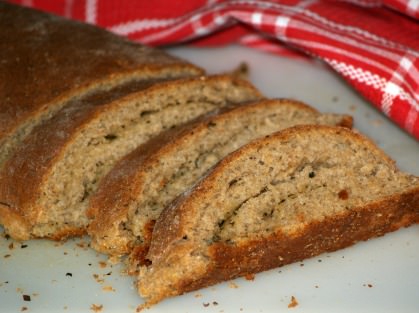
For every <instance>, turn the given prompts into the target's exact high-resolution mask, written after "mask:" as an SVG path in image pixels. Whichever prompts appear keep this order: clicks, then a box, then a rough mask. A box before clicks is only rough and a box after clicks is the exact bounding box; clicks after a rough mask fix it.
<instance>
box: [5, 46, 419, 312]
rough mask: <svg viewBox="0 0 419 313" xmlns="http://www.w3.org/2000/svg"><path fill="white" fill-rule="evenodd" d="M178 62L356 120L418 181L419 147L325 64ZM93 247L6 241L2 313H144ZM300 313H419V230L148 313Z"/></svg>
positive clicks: (220, 54)
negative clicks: (239, 70) (238, 71)
mask: <svg viewBox="0 0 419 313" xmlns="http://www.w3.org/2000/svg"><path fill="white" fill-rule="evenodd" d="M172 52H173V53H175V54H177V55H180V56H183V57H185V58H187V59H188V60H190V61H192V62H194V63H196V64H198V65H201V66H203V67H205V68H207V69H208V71H209V72H210V73H217V72H222V71H226V70H230V69H233V68H234V67H236V65H238V63H239V62H240V61H245V62H246V63H248V65H249V66H250V70H251V75H250V79H251V81H252V82H253V83H254V84H255V85H256V86H257V87H258V88H259V89H260V90H261V91H262V92H263V93H265V94H266V95H267V96H270V97H292V98H295V99H299V100H302V101H305V102H307V103H309V104H311V105H313V106H314V107H316V108H317V109H319V110H320V111H328V112H340V113H349V114H351V115H353V116H354V118H355V127H356V128H358V129H359V130H361V131H362V132H364V133H366V134H368V135H369V136H370V137H371V138H373V139H374V140H375V141H376V142H377V143H378V145H379V146H381V147H382V148H383V149H384V150H385V151H386V152H387V153H388V154H389V155H390V156H391V157H393V158H394V159H395V160H396V161H397V163H398V165H399V167H400V168H401V169H403V170H405V171H409V172H411V173H413V174H416V175H419V143H418V142H417V141H415V140H414V139H413V138H411V137H409V136H408V135H407V134H406V133H404V132H403V131H402V130H400V129H399V128H398V127H397V126H395V125H393V124H392V123H390V122H389V121H388V120H387V119H386V118H385V117H384V116H383V115H382V114H381V113H380V112H378V111H377V110H375V109H374V108H373V107H372V106H371V105H369V104H368V103H366V102H365V101H363V99H361V98H360V97H359V96H358V95H357V94H356V93H355V92H354V91H352V90H351V89H350V88H349V87H348V86H347V85H346V83H345V82H344V81H342V80H341V79H340V78H339V77H338V76H336V75H335V74H334V73H333V72H331V71H330V70H329V69H327V68H325V67H324V66H323V65H322V64H320V63H318V62H313V61H308V60H291V59H287V58H280V57H276V56H272V55H269V54H264V53H261V52H257V51H253V50H249V49H245V48H239V47H228V48H223V49H188V48H181V49H174V50H172ZM87 242H88V239H87V238H85V239H83V240H75V241H69V242H67V243H65V244H57V243H54V242H49V241H44V240H38V241H29V242H26V243H24V244H26V245H27V247H26V248H21V243H16V242H13V241H12V240H10V239H9V240H6V239H5V238H3V237H2V238H0V312H1V313H3V312H21V311H22V310H23V309H24V307H26V308H27V311H25V312H37V313H38V312H71V313H73V312H77V313H83V312H94V311H93V310H92V305H93V304H95V305H102V306H103V307H102V310H101V311H99V312H105V313H106V312H135V311H136V308H137V306H138V305H140V304H141V303H142V300H141V298H140V297H139V296H138V295H137V294H136V291H135V289H134V287H133V280H132V279H131V278H130V277H127V276H123V275H121V273H120V271H121V267H120V266H111V265H109V264H107V265H106V267H103V266H101V264H100V263H99V262H101V261H105V260H106V257H105V256H103V255H98V254H96V253H95V252H94V251H92V250H91V249H88V248H87V247H86V246H87ZM11 243H13V246H14V248H13V249H11V247H9V246H10V244H11ZM83 243H84V247H83ZM102 265H103V264H102ZM67 273H71V274H72V276H66V274H67ZM95 274H97V276H96V277H94V275H95ZM107 274H109V275H107ZM110 289H112V290H110ZM23 295H30V296H31V301H30V302H28V301H24V300H23ZM291 296H294V297H295V298H296V300H297V301H298V305H297V306H296V307H294V308H288V304H289V303H290V300H291ZM204 304H208V305H207V306H205V305H204ZM294 311H295V312H322V313H326V312H380V313H382V312H404V313H408V312H412V313H413V312H419V226H418V225H416V226H412V227H410V228H407V229H403V230H400V231H397V232H395V233H392V234H388V235H386V236H384V237H381V238H378V239H374V240H370V241H368V242H362V243H359V244H357V245H355V246H353V247H350V248H347V249H344V250H341V251H338V252H335V253H331V254H324V255H321V256H318V257H316V258H313V259H310V260H305V261H303V262H301V263H296V264H292V265H288V266H285V267H282V268H278V269H274V270H271V271H268V272H264V273H260V274H258V275H256V277H255V279H254V280H253V281H246V280H245V279H237V280H235V281H234V282H227V283H223V284H219V285H216V286H214V287H210V288H207V289H204V290H200V291H197V292H192V293H189V294H187V295H183V296H180V297H176V298H172V299H168V300H166V301H163V302H162V303H160V304H158V305H156V306H154V307H153V308H151V309H149V310H146V311H145V312H150V313H157V312H206V313H209V312H226V313H227V312H294Z"/></svg>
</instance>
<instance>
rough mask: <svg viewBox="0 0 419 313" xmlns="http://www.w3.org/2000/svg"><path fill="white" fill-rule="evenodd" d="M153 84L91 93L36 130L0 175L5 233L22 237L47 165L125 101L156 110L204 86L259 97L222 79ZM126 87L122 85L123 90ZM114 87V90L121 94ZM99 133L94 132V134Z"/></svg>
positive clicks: (247, 86) (34, 215)
mask: <svg viewBox="0 0 419 313" xmlns="http://www.w3.org/2000/svg"><path fill="white" fill-rule="evenodd" d="M153 82H155V81H145V82H139V85H140V86H141V88H139V89H137V91H135V92H131V93H128V94H127V95H125V96H122V97H118V93H115V92H112V91H110V92H108V93H107V94H104V93H99V94H93V95H92V96H91V97H87V98H82V99H79V100H74V103H72V104H71V105H68V106H66V107H64V108H62V109H61V110H60V111H59V112H58V113H57V114H56V115H55V116H54V117H53V118H51V119H50V120H48V121H47V122H45V123H43V124H41V125H39V126H37V127H36V128H35V129H34V130H33V131H32V133H31V134H30V135H29V136H28V137H27V138H26V139H25V140H24V141H23V143H22V144H21V145H20V146H19V147H18V148H17V150H16V152H15V154H14V156H13V157H12V158H10V159H9V160H8V161H7V162H6V163H5V166H4V167H3V169H2V171H1V172H0V220H2V222H3V224H5V225H6V224H7V226H8V227H7V228H8V229H10V230H11V229H12V228H13V229H14V234H15V237H16V238H19V237H22V238H27V233H28V228H29V227H30V226H29V225H30V223H32V222H33V221H35V220H36V218H37V216H38V215H39V214H40V212H41V208H39V207H38V206H33V204H34V203H36V201H37V199H38V198H39V197H40V196H41V195H40V191H41V189H42V186H43V184H44V182H46V181H47V179H48V176H49V174H50V173H51V171H52V168H53V164H55V163H56V162H58V160H60V159H61V158H63V157H65V155H64V152H65V149H66V147H67V146H69V145H70V144H71V143H72V142H73V140H75V138H76V136H77V134H79V133H81V132H82V131H83V129H84V128H85V127H87V126H88V125H89V124H90V123H91V122H92V121H98V120H100V119H101V117H103V116H109V117H114V118H117V116H118V111H119V110H125V109H126V105H125V104H126V103H129V102H131V103H141V102H142V101H151V100H150V99H155V100H156V103H155V106H156V107H158V106H159V104H160V102H159V101H160V97H161V96H162V95H165V96H168V97H172V99H175V97H176V93H177V92H179V90H184V91H185V92H186V89H187V88H190V89H192V90H194V92H195V93H196V94H199V90H200V89H205V88H206V86H214V88H215V87H216V88H221V86H224V88H233V86H234V88H236V89H235V92H236V93H237V92H238V91H239V90H240V92H244V91H245V92H246V93H247V94H248V95H249V96H250V95H252V96H253V97H254V98H255V99H257V98H258V97H261V95H260V93H259V92H258V91H257V90H256V89H255V88H254V87H253V86H252V85H251V84H250V83H249V82H247V81H244V80H240V79H237V78H233V77H231V76H228V75H221V76H210V77H198V78H188V79H179V80H173V81H163V82H160V83H157V84H153ZM133 85H134V86H135V85H136V83H133ZM131 87H132V86H130V85H128V87H127V88H128V89H130V88H131ZM136 87H137V88H138V87H139V86H138V85H137V86H136ZM118 88H120V91H123V90H124V89H125V87H118ZM134 89H136V88H134ZM191 93H193V92H191ZM123 94H124V93H123ZM103 131H104V130H103V129H98V132H99V133H101V132H103ZM105 134H106V133H104V134H103V135H105ZM19 234H20V235H19Z"/></svg>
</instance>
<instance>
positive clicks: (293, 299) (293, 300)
mask: <svg viewBox="0 0 419 313" xmlns="http://www.w3.org/2000/svg"><path fill="white" fill-rule="evenodd" d="M297 305H298V301H297V299H296V298H295V297H294V296H291V302H290V303H289V304H288V308H289V309H291V308H295V307H296V306H297Z"/></svg>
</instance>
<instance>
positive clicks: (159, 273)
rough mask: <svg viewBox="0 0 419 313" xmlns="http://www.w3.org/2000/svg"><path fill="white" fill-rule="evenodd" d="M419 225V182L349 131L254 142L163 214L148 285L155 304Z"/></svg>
mask: <svg viewBox="0 0 419 313" xmlns="http://www.w3.org/2000/svg"><path fill="white" fill-rule="evenodd" d="M417 222H419V177H415V176H411V175H408V174H405V173H402V172H400V171H398V170H397V169H396V167H395V165H394V162H393V161H392V160H391V159H389V158H388V157H387V156H386V155H385V154H384V153H383V152H382V151H381V150H379V149H378V148H377V147H376V146H375V145H374V144H373V143H372V142H370V141H369V140H367V139H366V138H364V137H362V136H361V135H359V134H356V133H354V132H352V131H350V130H348V129H345V128H341V127H328V126H297V127H294V128H289V129H287V130H284V131H282V132H279V133H276V134H273V135H271V136H267V137H265V138H263V139H259V140H256V141H253V142H251V143H250V144H248V145H246V146H244V147H243V148H241V149H239V150H237V151H235V152H233V153H232V154H230V155H229V156H227V157H226V158H224V159H223V160H222V161H221V162H220V163H218V164H217V166H216V167H214V168H213V169H212V170H211V171H210V172H209V173H208V175H207V176H206V177H204V178H203V179H202V180H200V181H199V182H198V183H197V184H196V185H195V186H194V187H193V188H192V189H191V190H189V191H187V192H186V193H184V194H183V195H182V196H181V197H179V198H178V199H177V200H176V201H174V202H173V203H172V205H170V206H169V207H167V208H166V209H165V210H164V211H163V212H162V214H161V215H160V217H159V218H158V220H157V222H156V225H155V227H154V232H153V238H152V242H151V247H150V250H149V254H148V258H149V260H150V261H151V266H148V267H145V266H144V267H142V268H141V271H140V274H139V276H138V289H139V292H140V294H141V295H142V296H143V297H145V298H146V300H147V301H148V302H147V303H148V304H152V303H156V302H158V301H160V300H162V299H164V298H166V297H169V296H174V295H179V294H182V293H184V292H187V291H190V290H194V289H197V288H201V287H204V286H208V285H211V284H214V283H217V282H220V281H223V280H228V279H231V278H234V277H237V276H242V275H246V274H249V273H256V272H259V271H263V270H267V269H270V268H273V267H277V266H281V265H284V264H287V263H290V262H294V261H299V260H302V259H304V258H309V257H312V256H315V255H318V254H320V253H322V252H326V251H334V250H337V249H340V248H344V247H347V246H350V245H352V244H354V243H356V242H357V241H360V240H367V239H369V238H372V237H375V236H381V235H383V234H385V233H387V232H390V231H394V230H397V229H398V228H400V227H403V226H408V225H410V224H412V223H417Z"/></svg>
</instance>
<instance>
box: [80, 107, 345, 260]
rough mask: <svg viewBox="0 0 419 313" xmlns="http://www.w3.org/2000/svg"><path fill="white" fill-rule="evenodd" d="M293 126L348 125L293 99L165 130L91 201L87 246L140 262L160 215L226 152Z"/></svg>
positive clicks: (123, 164)
mask: <svg viewBox="0 0 419 313" xmlns="http://www.w3.org/2000/svg"><path fill="white" fill-rule="evenodd" d="M298 124H329V125H347V126H348V127H351V125H352V119H351V117H349V116H342V115H333V114H320V113H319V112H317V111H316V110H314V109H313V108H311V107H309V106H307V105H305V104H303V103H300V102H297V101H293V100H287V99H283V100H262V101H259V102H254V103H249V104H247V105H235V106H230V107H226V108H222V109H219V110H216V111H215V112H211V113H210V114H208V115H205V116H201V117H199V118H198V119H196V120H194V121H192V122H190V123H187V124H186V125H182V126H179V127H177V128H175V129H170V130H168V131H166V132H164V133H162V134H161V135H159V136H157V137H155V138H153V139H151V140H150V141H149V142H147V143H146V144H144V145H142V146H140V147H139V148H137V149H136V150H134V151H133V152H132V153H130V154H129V155H128V156H126V157H125V158H123V159H122V160H121V161H120V162H118V164H117V165H116V166H115V167H114V168H113V169H112V170H111V171H110V172H109V174H108V175H107V176H106V177H105V178H104V179H103V180H102V182H101V184H100V187H99V188H98V190H97V192H96V193H95V194H94V195H93V196H92V197H91V199H90V208H89V209H88V216H89V217H91V218H93V220H92V222H91V224H90V226H89V228H88V229H89V231H88V232H89V234H90V235H91V238H92V242H91V246H92V247H93V248H95V249H96V250H98V251H100V252H104V253H107V254H111V255H122V254H126V253H129V252H130V251H131V250H132V248H133V247H135V248H134V252H133V255H132V259H133V260H134V259H135V260H138V261H139V262H140V263H141V262H142V260H143V258H144V256H145V253H146V252H147V250H148V246H149V243H150V238H151V231H152V226H153V224H154V222H155V220H156V219H157V217H158V216H159V214H160V212H161V211H162V210H163V208H164V207H166V206H167V205H168V204H169V203H170V202H171V201H172V200H173V199H174V198H175V197H176V196H178V195H179V194H180V193H182V192H183V191H184V190H185V189H187V188H189V187H191V186H192V184H193V183H194V182H195V181H196V180H197V179H198V178H199V177H200V176H201V175H203V174H204V173H205V172H206V171H207V170H208V169H209V168H210V167H211V166H213V165H214V164H215V163H216V162H218V161H219V160H220V159H221V158H223V157H224V156H226V155H227V154H228V153H230V152H232V151H233V150H235V149H237V148H239V147H240V146H242V145H244V144H245V143H247V142H249V141H250V140H252V139H255V138H258V137H262V136H265V135H267V134H270V133H273V132H275V131H278V130H280V129H283V128H286V127H290V126H293V125H298Z"/></svg>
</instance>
